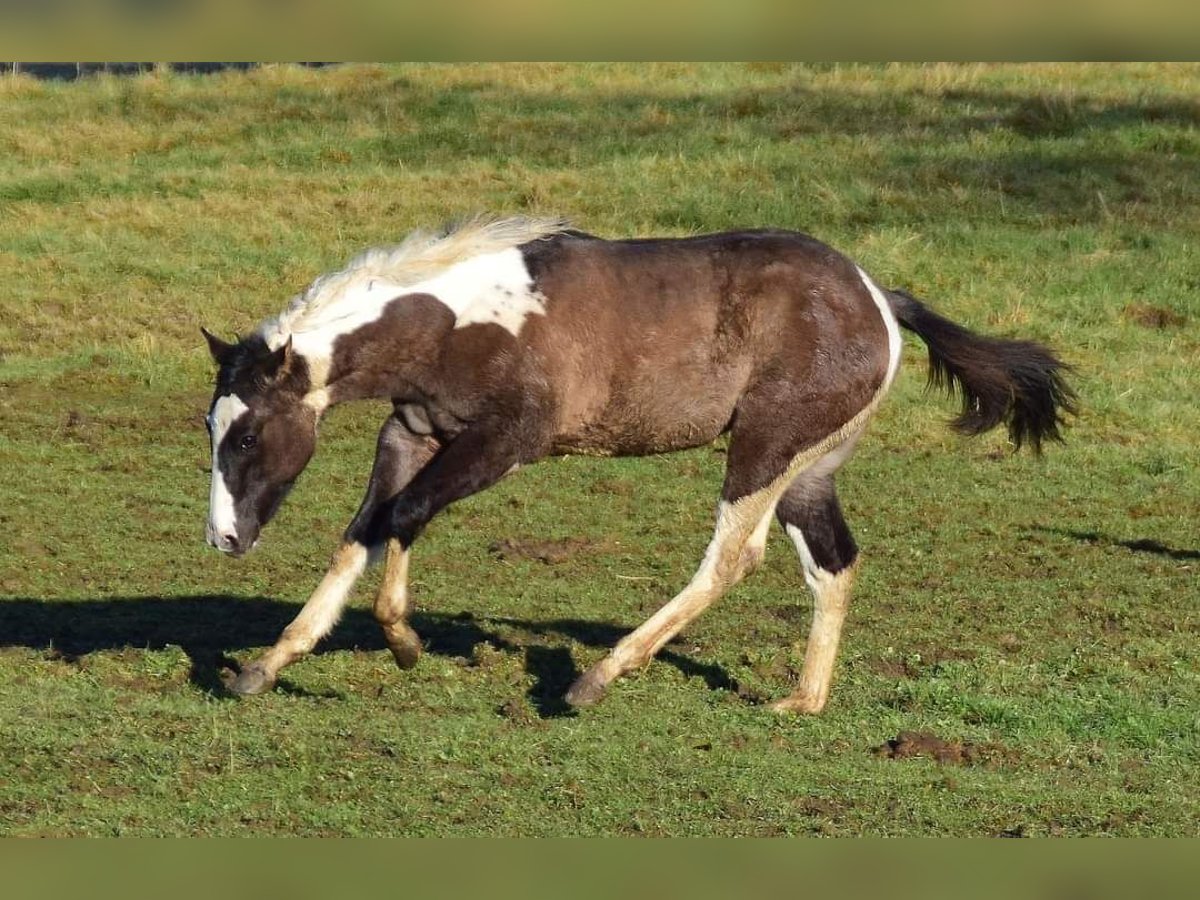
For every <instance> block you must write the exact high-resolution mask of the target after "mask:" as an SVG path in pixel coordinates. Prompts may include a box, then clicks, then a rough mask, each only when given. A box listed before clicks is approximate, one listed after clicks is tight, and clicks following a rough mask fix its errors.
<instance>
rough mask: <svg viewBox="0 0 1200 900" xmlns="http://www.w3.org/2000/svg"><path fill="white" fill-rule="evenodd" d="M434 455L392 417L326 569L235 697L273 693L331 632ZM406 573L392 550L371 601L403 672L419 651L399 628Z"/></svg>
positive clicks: (245, 670)
mask: <svg viewBox="0 0 1200 900" xmlns="http://www.w3.org/2000/svg"><path fill="white" fill-rule="evenodd" d="M438 449H439V444H438V442H437V441H435V440H434V439H433V438H432V437H429V436H426V435H420V434H416V433H414V432H412V431H410V430H409V429H408V427H407V426H406V425H405V424H404V422H403V421H402V420H401V419H399V418H398V417H396V416H392V417H389V418H388V420H387V421H386V422H385V423H384V425H383V428H382V429H381V430H380V432H379V440H378V442H377V444H376V450H375V464H374V466H373V467H372V469H371V479H370V481H369V482H368V484H367V491H366V496H365V497H364V498H363V502H362V504H361V505H360V506H359V509H358V513H357V514H356V515H355V516H354V519H353V520H352V521H351V522H350V525H349V526H348V527H347V528H346V532H345V536H344V538H343V540H342V544H341V546H339V547H338V549H337V550H336V551H335V552H334V554H333V560H332V561H331V562H330V564H329V570H328V571H327V572H326V573H325V577H324V578H322V579H321V583H320V584H319V585H317V589H316V590H315V591H313V594H312V596H311V597H310V598H309V599H308V602H307V603H305V604H304V608H303V609H301V610H300V614H299V615H298V616H296V618H295V619H294V620H293V621H292V623H291V624H290V625H288V627H287V628H285V629H284V630H283V633H282V634H281V635H280V636H279V639H278V640H277V641H276V642H275V644H274V646H272V647H271V648H270V649H269V650H268V651H267V652H266V653H264V654H263V655H262V657H260V658H259V659H258V660H256V661H254V662H252V663H250V664H249V665H246V666H243V667H242V670H241V672H239V673H238V676H237V678H235V679H234V680H233V681H232V683H231V684H230V685H229V689H230V690H231V691H232V692H233V693H235V694H241V695H249V694H261V693H263V692H264V691H267V690H270V689H271V688H272V687H273V686H274V684H275V682H276V680H277V679H278V677H279V672H280V670H282V669H283V668H284V667H286V666H289V665H291V664H292V663H294V662H296V661H297V660H298V659H301V658H302V657H304V656H306V655H307V654H308V653H310V652H311V651H312V648H313V647H315V646H316V644H317V642H318V641H319V640H320V639H321V638H322V637H324V636H325V635H326V634H328V633H329V631H330V630H331V629H332V628H333V626H334V625H335V624H336V623H337V620H338V618H339V617H340V616H341V612H342V610H343V608H344V607H345V605H346V601H347V600H348V599H349V597H350V591H351V590H352V589H353V587H354V584H355V582H357V581H358V577H359V576H360V575H361V574H362V573H363V572H364V571H365V570H366V568H367V565H368V564H369V563H370V561H371V560H372V558H373V557H376V556H377V555H378V554H379V552H380V551H381V550H382V548H383V544H384V541H385V540H386V534H387V529H388V526H389V523H390V519H391V506H392V502H393V501H394V500H395V498H396V496H397V495H398V494H399V493H400V492H401V491H402V490H403V489H404V487H405V485H407V484H408V483H409V482H410V481H412V479H413V476H414V475H416V473H417V472H419V471H420V470H421V469H422V467H424V466H425V465H426V464H427V463H428V462H429V460H430V459H432V458H433V457H434V455H435V454H436V453H437V451H438ZM407 569H408V560H407V554H405V555H404V557H403V558H402V559H400V558H397V557H396V556H395V554H393V553H392V552H391V551H390V549H389V553H388V562H387V567H386V570H385V573H384V578H383V584H382V586H381V587H380V591H379V596H378V598H377V599H376V602H375V617H376V619H378V620H379V622H380V624H381V625H382V626H383V630H384V636H385V638H386V639H387V642H388V647H390V648H391V650H392V654H393V655H394V656H395V657H396V662H397V663H399V664H400V665H401V666H402V667H411V666H412V665H415V664H416V661H417V657H418V656H419V655H420V648H421V643H420V640H419V639H418V638H417V635H416V633H415V632H414V631H413V630H412V629H411V628H409V627H408V625H407V624H406V623H405V622H404V615H405V613H406V611H407V606H408V595H407V584H406V577H405V576H406V574H407Z"/></svg>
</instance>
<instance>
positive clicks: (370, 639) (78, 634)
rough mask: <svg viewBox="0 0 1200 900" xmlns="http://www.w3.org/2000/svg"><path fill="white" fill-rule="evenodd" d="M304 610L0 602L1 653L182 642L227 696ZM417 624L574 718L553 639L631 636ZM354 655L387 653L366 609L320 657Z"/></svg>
mask: <svg viewBox="0 0 1200 900" xmlns="http://www.w3.org/2000/svg"><path fill="white" fill-rule="evenodd" d="M299 609H300V607H299V606H297V605H296V604H294V603H287V602H285V601H282V600H276V599H273V598H270V597H232V596H228V595H220V594H199V595H188V596H180V597H154V596H149V597H108V598H104V599H95V600H45V599H38V598H31V597H13V598H0V648H5V647H26V648H29V649H31V650H37V651H42V652H45V653H49V654H53V655H54V656H56V657H57V658H60V659H63V660H66V661H67V662H75V663H77V662H79V661H80V660H82V659H83V657H86V656H87V655H88V654H90V653H96V652H100V651H106V650H108V651H112V650H126V649H135V650H162V649H164V648H166V647H168V646H175V647H179V648H180V649H182V650H183V652H184V653H185V654H186V655H187V657H188V659H189V660H190V662H191V670H190V672H189V676H188V678H189V681H190V682H191V683H192V684H194V685H196V686H197V687H199V688H200V689H201V690H203V691H206V692H207V693H209V694H211V695H212V696H214V697H222V698H225V697H231V695H230V694H229V693H228V691H227V690H226V689H225V686H224V679H223V677H222V676H223V675H226V676H227V675H228V674H229V673H230V672H231V671H232V672H236V671H237V670H238V668H239V664H238V662H237V661H236V660H235V659H234V658H233V657H232V656H230V655H229V654H231V653H235V652H242V651H257V650H260V649H262V648H265V647H268V646H270V645H271V644H272V643H274V641H275V639H276V638H277V637H278V636H279V633H280V632H281V631H282V630H283V629H284V628H285V627H286V626H287V624H288V623H289V622H291V621H292V619H293V618H295V616H296V613H297V612H299ZM411 622H412V625H413V627H414V628H415V629H416V630H417V633H418V634H419V635H420V636H421V639H422V642H423V644H424V648H425V652H426V653H432V654H436V655H439V656H446V657H452V658H456V659H462V660H464V661H469V660H471V659H472V658H473V657H474V656H475V655H476V649H477V648H478V647H480V646H481V645H484V644H487V645H491V647H493V648H495V649H497V650H500V651H503V652H506V653H515V652H523V653H524V656H525V671H526V672H527V673H528V674H529V675H530V676H532V678H533V685H532V687H531V688H530V689H529V691H528V695H527V696H528V698H529V701H530V703H531V704H532V705H533V707H534V708H535V709H536V710H537V712H538V715H540V716H541V717H542V718H553V717H557V716H564V715H570V714H571V713H572V708H571V707H570V706H568V705H567V703H566V701H565V699H564V695H565V693H566V690H567V688H568V687H569V686H570V684H571V682H572V681H574V679H575V678H576V677H577V676H578V675H579V669H578V668H577V667H576V665H575V662H574V660H573V659H572V656H571V652H570V649H569V648H568V647H565V646H561V645H558V644H555V643H553V642H552V641H553V640H554V639H556V638H557V639H561V638H567V639H569V640H571V641H574V642H577V643H580V644H584V645H586V646H591V647H603V648H609V647H611V646H612V645H614V644H615V643H616V642H617V641H618V640H620V639H621V638H622V637H623V636H624V635H625V634H627V633H628V631H629V629H626V628H623V627H621V626H619V625H614V624H611V623H604V622H591V621H586V620H582V619H555V620H550V621H543V622H535V621H529V620H523V619H514V618H499V617H497V618H478V617H476V616H474V615H472V614H471V613H457V614H448V613H437V612H420V613H416V614H414V615H413V616H412V618H411ZM521 633H524V634H521ZM526 636H528V638H529V639H528V640H527V639H526ZM543 637H548V638H551V642H545V643H543V642H541V641H539V640H538V639H539V638H543ZM349 650H360V651H377V652H380V653H383V652H385V651H386V645H385V643H384V641H383V636H382V634H381V633H380V631H379V626H378V625H377V624H376V622H375V620H374V618H373V617H372V616H371V614H370V613H369V612H367V611H366V610H363V609H348V610H347V611H346V614H345V616H344V617H343V619H342V620H341V622H340V623H339V624H338V626H337V627H336V628H335V629H334V631H333V633H332V634H330V635H329V636H328V637H327V638H325V640H323V641H321V643H320V644H319V645H318V646H317V649H316V650H315V651H314V653H315V654H323V653H335V652H344V651H349ZM657 658H658V659H659V660H662V661H663V662H666V663H668V664H669V665H673V666H675V667H676V668H677V669H679V670H680V671H681V672H683V673H684V674H685V675H687V676H689V677H700V678H703V679H704V681H705V683H706V684H707V685H708V687H709V688H710V689H712V690H726V691H737V689H738V684H737V682H736V681H735V680H734V679H733V678H731V677H730V676H729V675H728V673H726V672H725V670H724V669H722V668H721V667H720V666H718V665H715V664H712V663H703V662H699V661H697V660H694V659H691V658H690V657H687V656H685V655H682V654H680V653H677V652H675V651H673V650H671V649H669V648H668V649H664V650H663V651H662V652H660V653H659V654H658V657H657ZM278 689H279V690H282V691H284V692H285V693H292V694H304V695H307V694H310V693H311V692H309V691H306V690H305V689H304V688H301V687H299V686H298V685H295V684H293V683H291V682H289V681H288V680H287V679H280V681H279V686H278ZM317 696H323V697H337V696H339V695H338V694H336V693H322V694H318V695H317Z"/></svg>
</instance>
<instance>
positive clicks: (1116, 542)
mask: <svg viewBox="0 0 1200 900" xmlns="http://www.w3.org/2000/svg"><path fill="white" fill-rule="evenodd" d="M1034 530H1035V531H1040V532H1042V533H1043V534H1053V535H1057V536H1058V537H1066V538H1071V539H1072V540H1075V541H1079V542H1080V543H1083V544H1102V545H1104V546H1108V547H1124V548H1125V549H1126V550H1132V551H1134V552H1135V553H1150V554H1153V555H1155V556H1162V557H1165V558H1167V559H1173V560H1176V561H1177V562H1184V561H1190V560H1200V550H1187V549H1184V548H1182V547H1170V546H1168V545H1166V544H1164V543H1163V542H1162V541H1158V540H1155V539H1154V538H1132V539H1123V538H1118V537H1114V536H1113V535H1111V534H1104V533H1103V532H1100V531H1089V530H1085V529H1081V528H1047V527H1041V526H1039V527H1036V528H1034Z"/></svg>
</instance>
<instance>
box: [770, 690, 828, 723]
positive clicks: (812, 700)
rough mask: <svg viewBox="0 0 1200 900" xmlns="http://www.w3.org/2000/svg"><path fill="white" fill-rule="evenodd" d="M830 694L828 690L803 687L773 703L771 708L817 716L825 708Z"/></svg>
mask: <svg viewBox="0 0 1200 900" xmlns="http://www.w3.org/2000/svg"><path fill="white" fill-rule="evenodd" d="M828 696H829V695H828V692H827V691H824V692H816V691H809V690H805V689H803V688H801V689H800V690H798V691H796V692H795V693H794V694H791V695H789V696H787V697H784V698H783V699H782V700H778V701H776V702H775V703H772V704H771V710H772V712H777V713H800V714H802V715H809V716H815V715H817V714H818V713H819V712H821V710H823V709H824V708H825V701H826V699H827V698H828Z"/></svg>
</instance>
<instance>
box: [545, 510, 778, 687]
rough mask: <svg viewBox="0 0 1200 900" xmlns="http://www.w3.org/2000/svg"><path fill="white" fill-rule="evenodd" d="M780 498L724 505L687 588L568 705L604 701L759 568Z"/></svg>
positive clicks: (585, 681) (592, 673) (597, 669)
mask: <svg viewBox="0 0 1200 900" xmlns="http://www.w3.org/2000/svg"><path fill="white" fill-rule="evenodd" d="M778 495H779V491H778V490H776V491H772V490H769V489H765V490H762V491H758V492H757V493H755V494H752V495H750V496H747V497H742V498H740V499H738V500H737V501H734V502H729V501H726V500H722V501H721V503H720V504H719V506H718V508H717V525H716V529H715V531H714V533H713V538H712V540H711V541H710V542H709V545H708V549H707V550H706V551H705V554H704V559H703V561H702V562H701V563H700V567H699V569H698V570H697V571H696V574H695V575H693V576H692V580H691V581H690V582H689V583H688V585H687V587H685V588H684V589H683V590H682V591H680V592H679V593H678V594H677V595H676V596H675V597H674V598H673V599H672V600H671V601H670V602H669V603H667V604H666V605H665V606H663V607H662V608H661V609H659V610H658V612H656V613H655V614H654V615H653V616H651V617H650V618H649V619H648V620H646V622H645V623H643V624H642V625H641V626H640V627H638V628H637V629H636V630H634V631H633V632H631V633H630V634H628V635H626V636H625V637H624V638H622V639H621V641H620V642H619V643H618V644H617V646H616V647H614V648H613V650H612V652H611V653H610V654H609V655H608V656H606V657H605V658H604V659H602V660H601V661H600V662H598V663H596V665H594V666H592V667H591V668H590V669H588V671H587V672H585V673H584V674H583V675H581V676H580V677H579V678H578V679H576V681H575V683H574V684H572V685H571V688H570V690H568V691H567V696H566V700H567V702H568V703H570V704H571V705H572V706H591V705H592V704H594V703H596V702H597V701H599V700H600V699H601V698H602V697H603V696H604V694H605V692H606V691H607V690H608V686H609V685H610V684H611V683H612V682H613V681H614V680H616V679H617V678H619V677H620V676H621V675H624V674H625V673H626V672H629V671H632V670H634V669H638V668H641V667H642V666H644V665H646V664H647V663H648V662H649V661H650V659H651V658H652V657H653V656H654V654H655V653H657V652H658V651H659V650H660V649H661V648H662V647H663V645H665V644H666V643H667V642H668V641H670V640H671V638H673V637H674V636H675V635H676V634H678V633H679V632H680V631H682V630H683V629H684V628H685V627H686V626H687V625H688V624H689V623H690V622H691V621H692V620H694V619H695V618H696V617H697V616H699V615H700V613H702V612H704V610H705V609H707V608H708V607H709V606H710V605H712V603H713V602H714V601H716V600H717V599H718V598H720V597H721V595H722V594H724V593H725V592H726V591H727V590H728V589H729V588H730V587H732V586H733V585H734V584H736V583H737V582H738V581H739V580H741V578H742V577H744V576H745V575H746V574H747V573H748V572H749V571H750V570H751V569H753V568H754V567H755V566H757V565H758V562H759V561H760V560H761V559H762V552H763V545H764V544H765V543H766V532H767V529H768V527H769V526H770V523H771V514H772V511H773V509H774V507H775V501H776V500H777V499H778ZM756 542H757V543H756Z"/></svg>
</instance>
